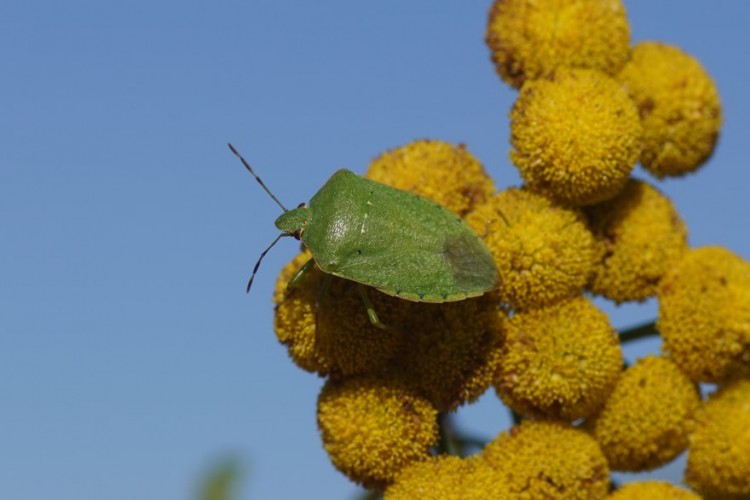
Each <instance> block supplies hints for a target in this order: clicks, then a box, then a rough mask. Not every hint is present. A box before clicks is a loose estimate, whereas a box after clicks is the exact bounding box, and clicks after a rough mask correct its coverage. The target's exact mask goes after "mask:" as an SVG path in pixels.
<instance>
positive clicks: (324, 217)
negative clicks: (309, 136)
mask: <svg viewBox="0 0 750 500" xmlns="http://www.w3.org/2000/svg"><path fill="white" fill-rule="evenodd" d="M310 209H311V212H312V215H311V217H310V220H309V221H308V223H307V225H306V226H305V229H304V231H303V233H302V239H303V241H304V243H305V244H306V245H307V246H308V248H309V249H310V251H311V252H312V254H313V256H314V258H315V261H316V263H317V264H318V266H319V267H320V268H321V269H322V270H323V271H324V272H326V273H330V274H333V275H335V276H339V277H342V278H345V279H349V280H353V281H357V282H359V283H363V284H365V285H368V286H372V287H375V288H377V289H378V290H380V291H382V292H384V293H387V294H389V295H394V296H397V297H401V298H404V299H408V300H414V301H420V302H448V301H455V300H462V299H465V298H467V297H475V296H479V295H482V294H484V293H485V292H487V291H489V290H491V289H492V288H495V287H496V286H497V283H498V275H497V269H496V267H495V264H494V261H493V259H492V255H491V254H490V252H489V250H488V249H487V247H486V246H485V244H484V242H482V240H481V239H480V238H479V237H478V236H477V234H476V233H475V232H474V231H473V230H472V229H471V228H469V227H468V226H467V225H466V224H465V223H464V222H463V221H462V220H461V219H460V217H458V215H456V214H454V213H453V212H451V211H449V210H447V209H445V208H444V207H442V206H440V205H438V204H436V203H434V202H432V201H429V200H427V199H425V198H422V197H420V196H417V195H415V194H413V193H408V192H405V191H401V190H398V189H395V188H392V187H389V186H385V185H383V184H380V183H378V182H375V181H371V180H369V179H365V178H363V177H360V176H358V175H356V174H353V173H352V172H349V171H347V170H341V171H339V172H337V173H336V174H334V176H333V177H331V179H330V180H329V181H328V182H327V183H326V184H325V185H324V186H323V188H321V190H320V191H318V193H317V194H316V195H315V196H314V197H313V198H312V200H310Z"/></svg>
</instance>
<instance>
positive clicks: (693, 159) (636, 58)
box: [618, 42, 722, 178]
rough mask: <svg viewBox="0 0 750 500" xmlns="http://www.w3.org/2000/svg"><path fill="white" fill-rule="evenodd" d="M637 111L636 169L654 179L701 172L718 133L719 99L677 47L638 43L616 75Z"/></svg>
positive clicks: (698, 68) (700, 71) (700, 69)
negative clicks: (639, 128)
mask: <svg viewBox="0 0 750 500" xmlns="http://www.w3.org/2000/svg"><path fill="white" fill-rule="evenodd" d="M618 78H619V80H620V81H621V82H622V83H623V84H624V85H625V88H626V89H627V91H628V92H629V93H630V95H631V96H632V98H633V100H634V101H635V102H636V104H637V105H638V109H639V110H640V114H641V120H642V123H643V151H642V152H641V157H640V160H641V164H642V165H643V166H644V167H645V168H646V169H647V170H649V171H650V172H651V173H652V174H654V175H655V176H656V177H659V178H661V177H664V176H667V175H682V174H685V173H688V172H692V171H694V170H695V169H697V168H698V167H700V166H701V165H702V164H703V163H704V162H705V161H706V160H707V159H708V158H709V157H710V156H711V153H712V152H713V150H714V146H715V145H716V140H717V138H718V136H719V129H720V128H721V121H722V118H721V103H720V102H719V94H718V92H717V90H716V87H715V85H714V83H713V81H712V80H711V77H710V76H709V75H708V73H706V71H705V69H703V67H702V66H701V65H700V63H699V62H698V61H697V60H696V59H695V58H693V57H691V56H690V55H688V54H686V53H685V52H683V51H682V50H680V49H679V48H677V47H674V46H671V45H666V44H661V43H656V42H641V43H639V44H637V45H636V46H635V47H634V48H633V55H632V57H631V59H630V61H629V62H628V63H627V64H626V65H625V67H624V68H623V70H622V72H621V73H620V75H619V77H618Z"/></svg>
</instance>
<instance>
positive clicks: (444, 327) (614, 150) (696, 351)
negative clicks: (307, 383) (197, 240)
mask: <svg viewBox="0 0 750 500" xmlns="http://www.w3.org/2000/svg"><path fill="white" fill-rule="evenodd" d="M629 36H630V29H629V26H628V23H627V19H626V17H625V11H624V8H623V5H622V3H621V2H620V0H495V1H494V2H493V4H492V7H491V10H490V16H489V24H488V27H487V32H486V41H487V43H488V45H489V47H490V49H491V51H492V58H493V61H494V63H495V64H496V70H497V72H498V73H499V74H500V76H501V77H502V78H503V79H504V80H505V81H506V82H508V83H509V84H510V85H511V86H514V87H516V88H519V89H520V91H519V93H518V96H517V100H516V102H515V104H514V106H513V108H512V110H511V113H510V120H511V123H510V126H511V145H512V151H511V153H510V158H511V160H512V162H513V164H514V165H515V166H516V167H517V169H518V171H519V173H520V175H521V177H522V179H523V181H524V185H523V186H522V187H514V188H507V189H506V190H504V191H501V192H499V193H498V192H497V190H496V188H495V185H494V183H493V181H492V179H491V178H490V177H489V176H488V175H487V173H486V172H485V170H484V168H483V167H482V165H481V163H480V162H479V160H478V159H477V158H475V157H474V156H473V155H472V154H471V153H469V152H468V150H467V149H466V147H464V146H463V145H455V144H451V143H449V142H444V141H439V140H427V139H425V140H416V141H413V142H410V143H407V144H405V145H403V146H400V147H397V148H394V149H391V150H389V151H386V152H384V153H382V154H381V155H380V156H378V157H377V158H375V159H374V160H372V162H371V163H370V166H369V169H368V171H367V175H366V177H368V178H370V179H372V180H375V181H377V182H381V183H383V184H387V185H390V186H393V187H395V188H397V189H401V190H404V191H408V192H411V193H415V194H418V195H421V196H424V197H426V198H429V199H431V200H433V201H435V202H437V203H439V204H441V205H443V206H445V207H447V208H448V209H450V210H452V211H453V212H455V213H456V214H458V216H457V217H454V218H453V219H455V222H458V223H462V219H463V220H464V221H465V222H466V223H467V224H468V225H469V226H470V227H471V228H472V229H473V230H474V231H476V233H477V234H478V235H479V236H480V237H481V238H482V239H483V241H484V242H485V243H486V244H487V247H488V248H489V249H490V251H491V253H492V257H493V260H494V262H495V264H496V267H497V271H498V273H499V277H500V280H499V285H498V287H497V288H496V289H493V290H490V291H488V292H487V293H485V294H484V295H482V296H480V297H475V298H471V299H466V300H459V301H455V302H449V303H420V302H413V301H409V300H403V299H399V298H395V297H391V296H388V295H385V294H383V293H380V292H378V291H377V290H375V289H369V288H368V289H367V290H368V296H369V298H370V301H371V302H372V306H373V308H374V310H375V311H376V312H377V315H378V317H379V318H380V320H381V321H382V323H384V324H385V325H386V328H384V329H381V328H376V327H375V326H373V324H372V323H371V321H370V318H368V315H367V311H366V307H365V305H364V302H367V300H364V301H363V298H362V297H361V296H360V294H359V293H358V288H357V287H358V285H357V284H356V283H354V282H352V281H349V280H345V279H341V278H336V277H331V276H326V275H325V274H324V273H323V272H322V271H321V270H320V269H319V268H318V267H317V266H316V265H314V263H313V265H311V266H309V268H308V267H305V269H307V272H306V273H304V274H303V275H300V274H298V272H299V271H300V270H301V269H302V268H303V266H305V264H306V263H307V262H310V259H311V255H310V252H308V251H305V250H303V252H302V253H301V254H300V255H298V256H297V257H296V258H295V259H294V260H293V261H291V262H290V263H288V264H287V265H286V266H285V267H284V268H283V270H282V271H281V273H280V275H279V277H278V281H277V284H276V291H275V294H274V303H275V304H276V316H275V330H276V335H277V337H278V339H279V341H280V342H282V343H283V344H284V345H285V346H286V347H287V349H288V352H289V355H290V357H291V358H292V360H293V361H294V362H295V363H296V364H297V365H299V366H300V367H301V368H303V369H305V370H308V371H311V372H314V373H317V374H318V375H320V376H322V377H325V378H326V381H325V384H324V386H323V389H322V390H321V392H320V395H319V398H318V411H317V417H318V427H319V429H320V434H321V439H322V442H323V447H324V449H325V450H326V452H327V453H328V455H329V457H330V460H331V462H332V463H333V465H334V466H335V467H336V468H337V469H338V470H340V471H341V472H342V473H343V474H345V475H346V476H347V477H349V478H350V479H351V480H352V481H354V482H356V483H359V484H361V485H364V486H365V487H367V488H371V489H373V490H376V491H375V492H374V494H380V493H382V494H383V495H384V498H385V500H400V499H412V498H418V499H427V500H429V499H441V500H443V499H446V500H450V499H457V500H458V499H462V500H475V499H476V500H479V499H490V500H491V499H520V500H535V499H578V498H581V499H603V498H612V499H614V500H628V499H631V498H632V499H636V498H637V499H644V500H649V499H674V500H692V499H697V498H700V496H699V495H698V493H700V494H702V495H704V496H705V498H707V499H712V498H717V499H719V498H720V499H732V500H736V499H740V498H750V482H749V480H748V478H750V431H748V429H750V425H749V424H750V380H748V376H750V264H749V263H748V262H746V261H745V260H743V259H741V258H740V257H738V256H736V255H734V254H732V253H731V252H730V251H728V250H726V249H723V248H721V247H704V248H690V247H689V246H688V242H687V228H686V225H685V223H684V222H683V221H682V218H681V217H680V214H679V213H678V212H677V210H676V209H675V207H674V206H673V205H672V203H671V202H670V200H669V199H668V198H667V197H666V196H665V195H664V194H662V193H661V192H660V191H659V190H658V189H657V188H656V187H655V186H653V185H651V184H650V183H647V182H645V181H642V180H636V179H634V178H631V172H632V170H633V168H634V166H635V164H636V163H637V162H638V160H640V161H641V163H642V164H643V166H644V167H645V168H647V169H649V170H650V171H651V173H652V174H654V176H655V177H657V178H658V179H660V178H662V177H664V176H670V175H681V174H683V173H687V172H691V171H694V170H695V169H697V168H698V167H699V166H700V165H701V164H702V163H703V162H705V161H706V159H707V158H708V157H709V156H710V155H711V153H712V151H713V148H714V145H715V143H716V138H717V136H718V133H719V127H720V125H721V108H720V104H719V98H718V94H717V93H716V89H715V87H714V85H713V82H712V81H711V79H710V77H709V76H708V75H707V74H706V73H705V71H704V70H703V68H702V67H701V66H700V64H699V63H698V62H697V61H695V60H694V59H693V58H691V57H690V56H688V55H687V54H685V53H684V52H682V51H680V50H679V49H677V48H675V47H670V46H667V45H663V44H658V43H652V42H645V43H640V44H638V45H637V46H636V47H635V48H634V49H632V50H631V47H630V46H629ZM631 54H632V57H631ZM368 203H370V201H368ZM340 208H341V207H338V206H337V207H336V209H337V210H339V209H340ZM400 213H401V214H403V213H405V212H400ZM419 215H421V214H417V216H419ZM370 216H371V215H370V213H369V212H368V215H367V217H370ZM367 220H368V227H369V225H372V223H373V219H372V218H370V219H367ZM452 223H454V221H453V220H450V221H449V224H452ZM363 224H364V223H363ZM402 224H403V223H402ZM295 227H296V226H295ZM362 227H364V225H363V226H362ZM389 230H390V229H389V228H387V227H386V228H383V229H381V230H380V231H377V232H376V233H375V237H376V238H378V239H379V235H380V234H381V232H382V231H385V232H387V231H389ZM384 241H385V239H384ZM382 246H388V245H382ZM451 250H453V249H452V248H451ZM384 251H385V252H393V253H387V254H385V255H386V257H388V258H391V257H393V259H397V258H398V256H397V255H395V250H391V249H390V248H386V249H384ZM442 251H443V253H446V252H447V250H446V249H445V248H443V249H442ZM439 252H440V250H438V255H439V254H440V253H439ZM384 262H385V263H384V264H383V265H384V266H388V265H389V264H388V259H385V260H384ZM451 262H452V265H455V266H458V268H460V269H464V268H467V269H468V267H471V270H472V271H474V272H475V273H476V271H477V268H476V266H475V262H474V261H472V259H466V260H465V261H463V260H461V259H458V260H455V261H451ZM490 267H491V266H490ZM488 274H489V272H488ZM492 274H493V276H494V272H493V273H492ZM405 278H406V279H409V277H405ZM438 278H439V277H438ZM412 279H413V276H412ZM290 282H294V285H293V286H291V287H290V286H289V283H290ZM585 293H592V294H598V295H600V296H601V297H599V298H603V299H608V300H610V301H612V302H614V303H617V304H620V303H622V302H629V301H645V300H647V299H650V298H653V297H654V296H656V297H657V298H658V300H659V317H658V321H656V322H655V323H650V324H648V325H642V326H639V327H636V328H631V329H629V330H626V331H623V332H622V333H621V334H620V335H619V336H618V334H617V332H616V331H615V330H614V328H613V327H612V326H611V323H610V321H609V318H608V317H607V316H606V315H605V314H604V313H603V312H602V310H600V309H599V308H598V307H597V306H595V305H594V303H593V302H592V300H591V299H590V298H588V296H587V295H584V294H585ZM381 326H382V325H381ZM657 330H658V331H657ZM657 333H659V334H661V336H662V341H663V342H662V351H663V354H662V355H658V356H657V355H650V356H647V357H645V358H643V359H640V360H638V361H637V362H636V363H635V364H634V365H633V366H630V367H628V368H625V366H624V360H623V348H622V346H621V344H623V343H625V342H627V341H630V340H634V339H637V338H642V337H643V336H644V335H654V334H657ZM699 382H710V383H717V384H719V387H720V389H719V390H718V392H716V393H715V394H713V395H712V396H711V397H710V399H709V400H708V401H707V402H703V403H701V392H700V391H699V386H698V383H699ZM491 386H494V388H495V392H496V394H497V395H498V396H499V398H500V399H501V400H502V402H503V403H504V404H505V405H506V406H507V407H508V408H509V409H510V410H512V411H513V416H514V422H516V423H515V425H514V426H513V427H512V428H511V429H510V430H509V431H508V432H503V433H501V434H499V435H498V436H497V437H496V438H495V439H494V440H492V441H491V442H489V443H485V442H484V441H482V440H481V439H477V438H475V437H474V436H471V435H470V434H468V435H467V434H463V433H462V431H461V429H460V426H456V425H452V421H451V417H450V414H451V413H452V412H455V411H457V410H458V409H459V408H460V407H461V406H462V405H466V404H470V403H472V402H474V401H476V400H477V399H478V398H479V397H480V396H481V395H483V394H484V393H485V392H486V391H487V390H488V389H489V388H490V387H491ZM686 449H687V451H688V466H687V470H686V475H685V478H686V482H687V483H688V484H690V486H691V487H692V488H693V489H694V490H695V491H697V492H698V493H693V492H691V491H689V490H687V489H684V488H680V487H677V486H674V485H671V484H668V483H664V482H659V481H644V482H639V483H629V484H626V485H624V486H621V487H617V485H616V484H614V483H611V478H610V470H619V471H628V472H640V471H646V470H651V469H654V468H656V467H660V466H662V465H664V464H666V463H668V462H670V461H671V460H673V459H674V458H675V457H676V456H677V455H679V454H680V453H682V452H683V451H685V450H686ZM476 450H480V451H479V453H477V454H476V455H474V456H470V457H468V458H467V457H466V455H467V454H468V453H470V452H472V451H476ZM611 488H612V489H614V491H613V492H610V489H611ZM607 495H609V496H607Z"/></svg>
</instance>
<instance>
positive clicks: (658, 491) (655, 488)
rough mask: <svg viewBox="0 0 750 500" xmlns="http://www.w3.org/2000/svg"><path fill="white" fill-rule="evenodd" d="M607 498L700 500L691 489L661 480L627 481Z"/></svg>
mask: <svg viewBox="0 0 750 500" xmlns="http://www.w3.org/2000/svg"><path fill="white" fill-rule="evenodd" d="M607 499H608V500H701V497H699V496H698V495H696V494H695V493H693V492H692V491H688V490H685V489H683V488H679V487H677V486H675V485H673V484H670V483H665V482H663V481H643V482H638V483H628V484H626V485H624V486H622V487H621V488H620V489H618V490H617V491H615V492H614V493H612V494H611V495H609V496H608V497H607Z"/></svg>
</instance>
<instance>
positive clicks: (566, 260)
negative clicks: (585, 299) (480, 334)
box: [466, 188, 596, 309]
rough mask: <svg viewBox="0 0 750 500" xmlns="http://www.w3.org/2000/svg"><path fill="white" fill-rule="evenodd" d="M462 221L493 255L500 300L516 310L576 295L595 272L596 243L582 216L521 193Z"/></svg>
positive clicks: (506, 194) (512, 192)
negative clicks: (497, 273)
mask: <svg viewBox="0 0 750 500" xmlns="http://www.w3.org/2000/svg"><path fill="white" fill-rule="evenodd" d="M466 222H467V223H468V224H469V225H470V226H471V227H472V228H473V229H474V230H475V231H476V232H477V233H478V234H479V235H481V236H482V237H483V239H484V241H485V243H487V246H488V247H489V249H490V251H491V252H492V256H493V257H494V259H495V264H496V265H497V269H498V272H499V273H500V277H501V281H502V285H501V286H500V289H499V290H498V293H499V294H500V298H501V300H502V301H503V302H504V303H506V304H509V305H510V306H511V307H513V308H515V309H523V308H529V307H539V306H542V305H545V304H551V303H553V302H555V301H558V300H560V299H562V298H564V297H569V296H571V295H576V294H579V293H580V292H581V291H582V290H583V286H584V285H585V284H586V280H587V279H588V278H589V275H590V274H591V271H592V269H593V266H594V263H595V259H596V253H595V242H594V238H593V236H592V234H591V232H590V231H589V230H588V228H587V227H586V222H585V220H584V217H583V216H582V214H581V213H580V212H579V211H577V210H576V209H569V208H563V207H559V206H556V205H554V204H552V202H550V201H549V200H548V199H547V198H545V197H544V196H541V195H539V194H536V193H532V192H531V191H528V190H525V189H515V188H512V189H508V190H507V191H503V192H501V193H499V194H497V195H495V196H493V197H492V198H490V199H489V200H488V201H487V202H486V203H484V204H482V205H479V206H477V207H476V208H475V209H474V210H473V211H472V212H471V213H469V215H467V217H466Z"/></svg>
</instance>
